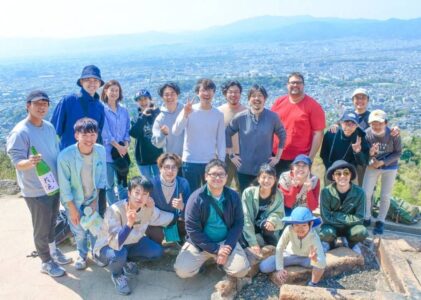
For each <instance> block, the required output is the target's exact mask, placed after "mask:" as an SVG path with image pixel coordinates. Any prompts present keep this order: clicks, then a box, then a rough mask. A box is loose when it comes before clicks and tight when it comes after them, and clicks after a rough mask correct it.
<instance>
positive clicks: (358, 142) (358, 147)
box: [351, 135, 361, 153]
mask: <svg viewBox="0 0 421 300" xmlns="http://www.w3.org/2000/svg"><path fill="white" fill-rule="evenodd" d="M351 147H352V150H353V151H354V153H360V152H361V137H360V136H359V135H358V136H357V140H356V141H355V144H351Z"/></svg>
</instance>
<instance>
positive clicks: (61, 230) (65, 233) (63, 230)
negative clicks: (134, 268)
mask: <svg viewBox="0 0 421 300" xmlns="http://www.w3.org/2000/svg"><path fill="white" fill-rule="evenodd" d="M71 236H72V232H71V231H70V225H69V221H68V219H67V215H66V211H65V210H60V211H59V213H58V215H57V221H56V234H55V240H56V244H57V245H59V244H61V243H62V242H64V241H65V240H66V239H67V238H69V237H71Z"/></svg>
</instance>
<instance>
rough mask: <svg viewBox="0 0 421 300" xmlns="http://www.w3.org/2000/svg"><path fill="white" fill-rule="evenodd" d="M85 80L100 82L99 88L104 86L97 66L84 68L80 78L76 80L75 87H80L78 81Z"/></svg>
mask: <svg viewBox="0 0 421 300" xmlns="http://www.w3.org/2000/svg"><path fill="white" fill-rule="evenodd" d="M86 78H95V79H98V80H99V81H101V86H103V85H104V81H103V80H102V78H101V71H100V70H99V68H98V67H97V66H94V65H89V66H86V67H84V68H83V70H82V75H80V78H79V79H78V80H77V85H78V86H80V87H82V85H81V84H80V80H81V79H86Z"/></svg>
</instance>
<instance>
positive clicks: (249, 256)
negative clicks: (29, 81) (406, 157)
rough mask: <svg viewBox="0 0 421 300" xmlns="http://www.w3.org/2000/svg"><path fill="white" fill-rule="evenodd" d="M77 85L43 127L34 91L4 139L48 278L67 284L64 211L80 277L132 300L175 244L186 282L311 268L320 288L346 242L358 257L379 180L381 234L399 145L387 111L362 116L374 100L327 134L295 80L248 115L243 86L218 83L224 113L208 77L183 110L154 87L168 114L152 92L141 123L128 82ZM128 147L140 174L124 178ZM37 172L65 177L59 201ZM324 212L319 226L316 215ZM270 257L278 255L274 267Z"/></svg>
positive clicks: (89, 75)
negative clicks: (153, 262) (205, 274)
mask: <svg viewBox="0 0 421 300" xmlns="http://www.w3.org/2000/svg"><path fill="white" fill-rule="evenodd" d="M77 85H78V86H80V88H81V89H80V92H79V93H76V94H70V95H67V96H65V97H63V98H62V99H61V100H60V102H59V103H58V104H57V106H56V107H55V109H54V112H53V115H52V118H51V123H50V122H48V121H46V120H44V117H45V116H46V114H47V112H48V108H49V106H50V102H51V101H50V98H49V96H48V95H47V93H45V92H44V91H40V90H36V91H33V92H31V93H30V94H29V95H28V97H27V99H26V109H27V112H28V115H27V118H25V119H24V120H22V121H21V122H19V123H18V124H17V125H16V126H15V128H14V129H13V130H12V131H11V133H10V135H9V137H8V139H7V153H8V155H9V156H10V158H11V160H12V162H13V164H14V165H15V167H16V171H17V180H18V184H19V186H20V188H21V192H22V195H23V197H24V199H25V201H26V203H27V206H28V208H29V210H30V212H31V216H32V223H33V227H34V241H35V246H36V250H37V252H38V255H39V257H40V258H41V260H42V268H41V271H42V272H44V273H47V274H49V275H51V276H53V277H57V276H62V275H64V274H65V270H64V269H63V268H62V267H61V266H60V265H65V264H68V263H70V262H72V259H71V258H69V257H68V256H66V255H65V254H64V253H62V252H61V251H60V249H59V248H57V247H56V244H55V242H54V227H55V221H56V216H57V214H58V210H59V206H60V202H61V204H62V206H63V207H64V208H65V210H66V212H67V215H68V218H69V221H70V222H69V224H70V228H71V231H72V233H73V235H74V237H75V241H76V248H77V251H78V257H77V258H76V260H75V264H74V266H75V268H76V269H77V270H84V269H86V268H87V260H88V256H89V254H90V259H91V260H92V261H93V262H94V263H96V264H97V265H99V266H101V267H105V266H108V267H109V269H110V271H111V278H112V281H113V283H114V284H115V287H116V290H117V291H118V292H119V293H120V294H124V295H127V294H130V292H131V289H130V286H129V282H128V279H127V277H126V276H131V275H135V274H138V272H139V271H138V267H137V264H136V263H135V261H136V260H137V259H139V258H141V259H156V258H159V257H161V256H162V255H163V253H164V245H165V244H174V243H175V244H179V245H180V246H181V249H180V252H179V254H178V256H177V258H176V261H175V264H174V269H175V272H176V274H177V275H178V276H179V277H181V278H188V277H192V276H194V275H196V274H197V273H199V272H200V271H201V270H202V269H203V264H204V262H205V261H207V260H208V259H214V260H215V261H216V264H217V265H218V266H220V267H221V268H222V269H223V270H225V272H226V273H227V275H228V279H227V280H229V281H231V282H234V283H235V281H236V280H237V279H238V278H242V277H245V276H247V274H248V273H249V271H250V268H251V266H252V265H253V264H256V263H259V268H260V270H261V271H262V272H265V273H272V272H275V273H274V274H275V275H274V278H275V279H276V280H277V282H278V283H283V282H285V280H286V278H287V271H286V270H285V267H287V266H289V265H301V266H304V267H312V268H313V273H312V277H311V280H310V281H309V285H312V286H314V285H317V283H318V282H319V280H320V279H321V277H322V275H323V271H324V269H325V267H326V259H325V252H327V251H328V250H329V249H332V248H334V247H336V245H337V240H338V238H340V239H341V240H342V245H348V246H349V247H350V248H352V249H353V250H354V251H355V252H357V253H358V254H361V249H360V247H359V246H360V243H361V242H362V241H363V240H364V239H365V238H366V237H367V236H368V230H367V227H368V226H370V223H371V221H372V216H371V206H372V195H373V190H374V188H375V187H376V182H377V179H378V177H381V178H382V179H381V180H382V181H381V187H380V189H381V201H380V212H379V215H378V217H377V219H376V222H375V226H374V229H373V233H374V234H382V233H383V224H384V219H385V216H386V213H387V210H388V207H389V201H390V196H391V195H390V194H391V190H392V187H393V183H394V180H395V177H396V174H397V169H398V160H399V157H400V153H401V142H400V137H399V128H389V127H388V126H387V117H386V113H385V112H384V111H381V110H375V111H373V112H371V113H370V112H369V111H368V110H367V106H368V101H369V95H368V93H367V91H366V90H365V89H357V90H356V91H355V92H354V93H353V95H352V100H353V104H354V108H355V110H350V111H345V113H344V114H343V116H342V118H341V119H340V120H339V122H338V123H337V124H334V125H332V126H331V127H330V128H329V129H328V130H327V131H326V132H324V131H325V127H326V120H325V113H324V111H323V109H322V107H321V105H320V104H319V103H318V102H317V101H316V100H315V99H313V98H311V97H310V96H308V95H306V94H305V92H304V77H303V75H302V74H300V73H297V72H294V73H291V74H290V75H289V76H288V81H287V90H288V94H287V95H285V96H281V97H279V98H278V99H276V100H275V102H274V104H273V105H272V108H271V109H267V108H265V104H266V100H267V98H268V94H267V91H266V90H265V88H264V87H263V86H261V85H257V84H255V85H253V86H251V88H250V89H249V91H248V93H247V99H248V105H247V106H244V105H242V104H241V102H240V99H241V94H242V92H243V90H242V86H241V84H240V83H239V82H238V81H235V80H230V81H227V82H226V83H224V84H223V86H222V94H223V95H224V97H225V99H226V103H225V104H223V105H222V106H220V107H218V108H216V107H214V106H213V104H212V100H213V97H214V94H215V91H216V85H215V83H214V82H213V81H212V80H210V79H200V80H198V81H197V84H196V86H195V93H196V95H197V97H195V98H192V99H187V102H186V103H185V104H184V105H183V104H182V103H180V102H179V101H178V96H179V95H180V88H179V87H178V85H177V84H176V83H174V82H167V83H165V84H163V85H162V86H161V87H160V88H159V90H158V94H159V96H160V97H161V98H162V100H163V105H162V106H161V107H160V108H158V107H157V106H156V104H155V103H154V102H153V101H152V97H151V94H150V93H149V91H147V90H146V89H142V90H139V91H138V92H137V93H136V94H135V96H134V100H135V101H136V103H137V104H138V116H137V118H136V120H132V121H131V120H130V116H129V113H128V110H127V108H126V107H124V106H123V105H121V101H122V99H123V91H122V88H121V85H120V83H119V82H118V81H116V80H110V81H108V82H107V83H105V82H104V81H103V80H102V78H101V73H100V70H99V68H97V67H96V66H93V65H90V66H86V67H85V68H84V69H83V71H82V75H81V77H80V78H79V79H78V80H77ZM101 86H103V88H102V93H101V96H100V95H99V94H98V90H99V88H100V87H101ZM197 99H198V100H197ZM101 101H102V102H101ZM131 138H134V139H135V147H134V149H135V160H136V163H137V165H138V168H139V172H140V174H141V176H135V177H133V178H131V179H128V178H127V177H128V172H129V167H130V163H131V159H130V156H129V145H130V142H131ZM32 147H34V148H36V150H37V152H38V153H39V154H34V153H33V152H31V148H32ZM320 147H321V150H320V156H321V158H322V160H323V163H324V165H325V167H326V178H324V183H325V187H324V188H323V189H322V190H321V191H320V180H319V178H317V176H315V175H314V174H313V173H312V172H311V167H312V163H313V161H314V158H315V156H316V154H317V153H318V151H319V149H320ZM41 161H43V162H45V163H46V164H47V165H48V166H49V168H50V169H51V172H52V173H53V174H54V176H55V177H56V178H57V180H58V184H59V187H60V192H59V193H48V192H47V191H46V190H45V186H43V185H42V184H41V181H40V177H39V176H40V174H38V175H37V173H36V171H35V169H36V166H37V165H38V164H39V163H40V162H41ZM234 187H235V189H234ZM319 202H320V212H321V218H318V217H314V216H313V214H312V211H314V210H315V209H316V208H318V207H319ZM271 247H272V248H271ZM273 247H276V252H275V253H274V254H273V255H269V256H268V255H265V254H267V253H271V252H270V249H272V250H273Z"/></svg>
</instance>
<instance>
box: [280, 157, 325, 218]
mask: <svg viewBox="0 0 421 300" xmlns="http://www.w3.org/2000/svg"><path fill="white" fill-rule="evenodd" d="M311 165H312V161H311V158H310V157H309V156H307V155H304V154H300V155H297V157H296V158H295V159H294V161H293V162H292V164H291V170H290V171H286V172H283V173H282V174H281V176H280V177H279V182H278V188H279V189H280V190H281V192H282V194H283V195H284V205H285V215H287V216H289V215H290V214H291V211H292V210H293V209H294V208H295V207H297V206H306V207H308V208H309V209H310V210H311V211H313V210H315V209H316V208H317V207H318V206H319V192H320V180H319V178H318V177H317V176H316V175H313V174H312V173H311Z"/></svg>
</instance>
